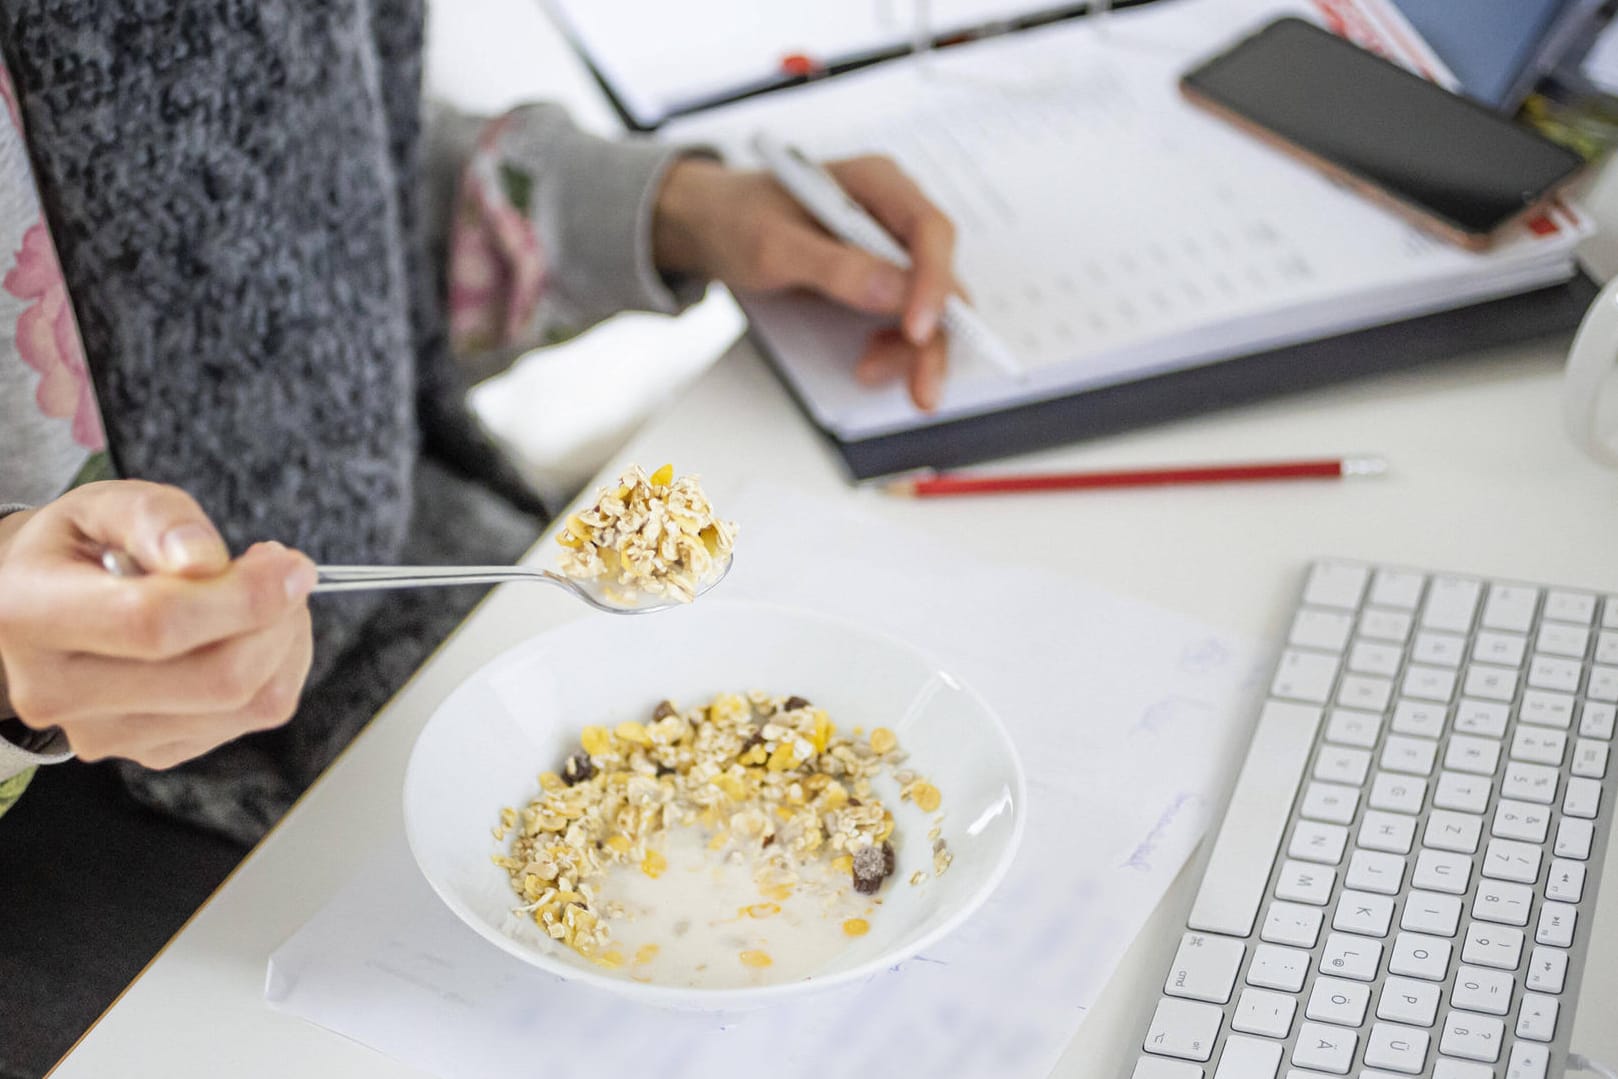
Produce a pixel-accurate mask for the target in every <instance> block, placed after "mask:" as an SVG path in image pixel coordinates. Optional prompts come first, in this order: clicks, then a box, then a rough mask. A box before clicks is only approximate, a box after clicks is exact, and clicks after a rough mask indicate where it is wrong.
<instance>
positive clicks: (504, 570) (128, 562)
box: [101, 547, 560, 592]
mask: <svg viewBox="0 0 1618 1079" xmlns="http://www.w3.org/2000/svg"><path fill="white" fill-rule="evenodd" d="M101 565H102V566H103V567H104V568H105V569H106V571H107V572H108V573H110V574H112V575H113V576H114V577H143V576H145V574H146V571H145V570H143V569H141V567H140V563H138V562H136V561H135V560H134V559H133V558H131V557H130V556H129V554H128V552H125V551H120V550H117V549H116V548H112V547H109V548H107V549H106V550H104V551H102V552H101ZM315 570H316V574H317V576H316V584H315V591H316V592H357V591H361V590H364V589H373V588H441V587H444V586H447V585H457V584H499V583H500V582H502V581H532V580H540V581H549V582H551V583H560V582H556V581H555V580H554V579H553V578H552V577H551V575H550V574H548V573H546V572H544V571H543V570H535V569H528V568H526V567H522V566H317V567H315Z"/></svg>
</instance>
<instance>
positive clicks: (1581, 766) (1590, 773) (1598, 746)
mask: <svg viewBox="0 0 1618 1079" xmlns="http://www.w3.org/2000/svg"><path fill="white" fill-rule="evenodd" d="M1573 774H1574V775H1576V776H1587V777H1589V778H1590V779H1600V778H1601V777H1602V776H1604V775H1606V774H1607V743H1605V742H1599V741H1597V740H1595V739H1594V738H1580V739H1579V740H1578V741H1577V742H1575V743H1573Z"/></svg>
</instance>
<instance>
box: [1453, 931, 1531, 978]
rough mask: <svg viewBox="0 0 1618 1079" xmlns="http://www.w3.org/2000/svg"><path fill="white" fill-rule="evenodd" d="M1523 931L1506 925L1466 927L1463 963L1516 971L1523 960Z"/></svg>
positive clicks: (1462, 948) (1462, 952)
mask: <svg viewBox="0 0 1618 1079" xmlns="http://www.w3.org/2000/svg"><path fill="white" fill-rule="evenodd" d="M1522 940H1523V936H1522V930H1520V929H1512V928H1511V927H1510V926H1505V925H1490V924H1488V923H1487V922H1473V923H1472V924H1470V925H1468V926H1467V927H1466V940H1465V941H1464V942H1463V943H1462V944H1461V962H1463V963H1472V964H1474V965H1476V966H1480V967H1494V968H1496V969H1497V970H1516V969H1517V960H1519V959H1521V958H1522Z"/></svg>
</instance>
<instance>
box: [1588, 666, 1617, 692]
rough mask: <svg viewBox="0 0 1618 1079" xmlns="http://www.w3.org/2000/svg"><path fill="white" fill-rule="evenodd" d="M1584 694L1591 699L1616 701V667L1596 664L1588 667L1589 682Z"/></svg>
mask: <svg viewBox="0 0 1618 1079" xmlns="http://www.w3.org/2000/svg"><path fill="white" fill-rule="evenodd" d="M1584 695H1585V696H1586V697H1589V698H1590V699H1591V700H1592V701H1618V667H1605V666H1602V665H1601V664H1599V663H1598V664H1596V665H1594V666H1592V667H1591V668H1590V684H1589V685H1587V686H1585V687H1584Z"/></svg>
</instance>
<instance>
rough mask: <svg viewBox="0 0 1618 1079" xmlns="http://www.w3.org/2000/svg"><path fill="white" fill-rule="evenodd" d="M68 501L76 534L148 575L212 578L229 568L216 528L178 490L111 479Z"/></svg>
mask: <svg viewBox="0 0 1618 1079" xmlns="http://www.w3.org/2000/svg"><path fill="white" fill-rule="evenodd" d="M68 499H70V500H71V503H72V507H71V509H72V514H73V520H74V523H75V524H77V526H78V527H79V530H80V531H82V532H83V533H84V534H85V535H86V536H87V537H89V538H90V539H91V540H93V541H96V542H98V543H102V544H105V545H107V546H109V547H118V548H121V549H123V550H124V551H127V552H128V553H129V554H130V555H132V556H133V557H134V559H135V561H137V562H139V563H140V565H141V568H142V569H144V570H146V572H148V573H169V574H175V575H178V576H182V577H212V576H214V575H215V574H218V573H222V572H223V571H224V569H225V567H226V566H228V565H229V564H230V551H229V550H227V549H226V547H225V541H224V540H223V539H221V538H220V536H219V531H218V529H216V528H214V526H213V522H212V521H210V520H209V519H208V515H207V514H206V513H204V512H203V511H202V507H201V506H199V505H197V502H196V500H195V499H194V498H192V497H191V496H190V495H188V494H186V493H185V492H184V491H182V490H180V489H179V488H178V487H170V486H167V485H166V484H160V483H146V482H143V481H140V480H112V481H109V482H106V483H95V484H90V485H88V486H85V487H81V488H79V489H78V490H77V491H74V492H72V494H71V495H69V496H68ZM64 501H66V500H64Z"/></svg>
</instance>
